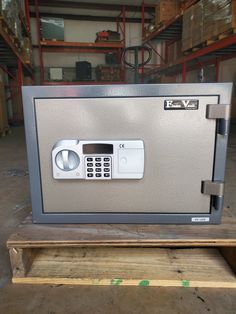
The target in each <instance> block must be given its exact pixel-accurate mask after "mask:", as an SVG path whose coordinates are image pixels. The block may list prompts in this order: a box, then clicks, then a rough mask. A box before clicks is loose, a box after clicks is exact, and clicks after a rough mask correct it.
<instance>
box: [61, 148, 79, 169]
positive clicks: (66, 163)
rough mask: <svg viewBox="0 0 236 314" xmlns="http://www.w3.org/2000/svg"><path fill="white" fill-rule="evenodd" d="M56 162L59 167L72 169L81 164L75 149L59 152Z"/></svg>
mask: <svg viewBox="0 0 236 314" xmlns="http://www.w3.org/2000/svg"><path fill="white" fill-rule="evenodd" d="M55 162H56V165H57V167H58V168H59V169H61V170H63V171H71V170H74V169H76V168H77V167H78V166H79V163H80V158H79V155H78V154H76V153H75V152H74V151H73V150H68V149H63V150H61V151H60V152H59V153H57V155H56V158H55Z"/></svg>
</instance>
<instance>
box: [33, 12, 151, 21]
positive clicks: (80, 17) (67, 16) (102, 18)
mask: <svg viewBox="0 0 236 314" xmlns="http://www.w3.org/2000/svg"><path fill="white" fill-rule="evenodd" d="M40 15H41V16H42V17H55V18H63V19H65V20H80V21H102V22H116V20H117V17H116V16H94V15H93V16H91V15H75V14H65V13H44V12H42V13H40ZM30 16H31V17H36V14H35V12H30ZM118 21H119V22H122V17H119V18H118ZM125 21H126V22H127V23H141V22H142V20H141V18H135V17H126V18H125ZM150 22H151V19H145V23H150Z"/></svg>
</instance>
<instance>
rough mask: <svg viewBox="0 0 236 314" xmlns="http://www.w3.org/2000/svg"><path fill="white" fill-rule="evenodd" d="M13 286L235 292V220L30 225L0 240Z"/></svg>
mask: <svg viewBox="0 0 236 314" xmlns="http://www.w3.org/2000/svg"><path fill="white" fill-rule="evenodd" d="M7 247H8V249H9V253H10V259H11V267H12V273H13V278H12V282H13V283H24V284H26V283H28V284H69V285H74V284H75V285H132V286H133V285H135V286H136V285H137V286H168V287H170V286H174V287H178V286H179V287H208V288H236V275H235V272H236V217H235V216H234V215H233V214H232V212H231V211H230V210H225V212H224V216H223V222H222V224H221V225H211V226H207V225H199V226H196V225H195V226H191V225H140V224H139V225H134V224H130V225H125V224H119V225H118V224H117V225H115V224H113V225H112V224H99V225H96V224H84V225H80V224H74V225H72V224H70V225H68V224H67V225H52V224H51V225H45V224H41V225H39V224H38V225H33V224H32V222H31V217H28V218H27V219H26V220H25V221H24V222H23V223H22V224H21V225H20V226H19V227H18V228H17V230H16V231H15V233H14V234H12V235H11V236H10V238H9V240H8V241H7Z"/></svg>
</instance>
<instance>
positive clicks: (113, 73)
mask: <svg viewBox="0 0 236 314" xmlns="http://www.w3.org/2000/svg"><path fill="white" fill-rule="evenodd" d="M96 77H97V80H98V81H101V82H102V81H103V82H106V81H107V82H109V81H120V80H121V69H120V66H111V65H109V66H107V65H98V66H97V67H96Z"/></svg>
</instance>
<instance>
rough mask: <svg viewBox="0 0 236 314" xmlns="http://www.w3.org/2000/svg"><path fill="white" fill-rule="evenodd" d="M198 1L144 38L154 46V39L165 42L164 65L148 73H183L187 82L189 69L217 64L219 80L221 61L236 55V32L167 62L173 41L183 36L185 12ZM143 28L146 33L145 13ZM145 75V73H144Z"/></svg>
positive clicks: (146, 42)
mask: <svg viewBox="0 0 236 314" xmlns="http://www.w3.org/2000/svg"><path fill="white" fill-rule="evenodd" d="M196 2H197V1H189V2H188V4H187V5H186V7H185V8H184V9H183V11H182V13H181V14H179V15H177V16H175V17H174V18H172V19H171V20H169V21H168V22H167V23H165V25H163V26H162V27H161V28H159V29H157V30H155V31H153V32H152V33H151V34H149V36H147V37H144V36H143V38H142V42H143V44H147V45H150V46H152V42H153V41H164V42H165V53H164V56H161V57H162V59H163V60H164V61H165V64H164V65H161V66H160V67H158V68H155V69H151V70H150V71H148V72H147V73H146V74H147V75H148V76H152V75H162V74H167V75H170V76H174V75H178V74H180V73H182V82H183V83H184V82H186V77H187V71H191V70H194V69H197V68H199V67H202V66H206V65H215V67H216V77H215V80H216V82H217V81H219V67H220V62H222V61H224V60H227V59H230V58H234V57H236V34H231V35H229V36H228V37H226V38H222V39H219V40H217V41H215V42H213V43H212V44H209V45H208V46H206V47H203V48H199V49H198V50H197V51H193V52H190V53H189V54H187V55H184V56H183V57H181V58H180V59H178V60H176V61H175V62H174V63H171V64H168V63H167V58H166V56H167V53H168V47H169V45H170V44H171V43H173V42H174V41H176V40H178V39H180V38H181V33H182V24H183V22H182V21H183V12H184V10H186V9H187V8H188V7H190V6H191V5H193V4H194V3H196ZM142 7H143V11H144V10H145V3H144V1H143V2H142ZM142 17H143V18H142V29H143V34H144V14H143V16H142ZM144 75H145V74H144Z"/></svg>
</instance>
